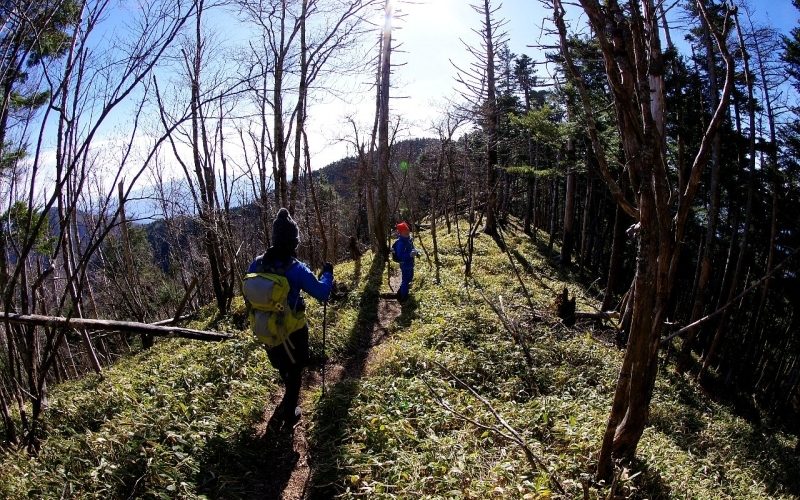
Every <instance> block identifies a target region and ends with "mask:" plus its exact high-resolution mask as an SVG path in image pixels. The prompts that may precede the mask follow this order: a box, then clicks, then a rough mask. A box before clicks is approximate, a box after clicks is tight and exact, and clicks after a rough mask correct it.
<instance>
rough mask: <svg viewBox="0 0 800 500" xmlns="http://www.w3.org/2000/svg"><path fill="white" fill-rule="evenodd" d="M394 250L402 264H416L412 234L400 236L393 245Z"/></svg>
mask: <svg viewBox="0 0 800 500" xmlns="http://www.w3.org/2000/svg"><path fill="white" fill-rule="evenodd" d="M392 250H393V251H394V253H395V255H397V261H398V262H399V263H400V265H401V266H413V265H414V241H413V240H412V239H411V237H410V236H398V237H397V241H395V242H394V244H393V245H392Z"/></svg>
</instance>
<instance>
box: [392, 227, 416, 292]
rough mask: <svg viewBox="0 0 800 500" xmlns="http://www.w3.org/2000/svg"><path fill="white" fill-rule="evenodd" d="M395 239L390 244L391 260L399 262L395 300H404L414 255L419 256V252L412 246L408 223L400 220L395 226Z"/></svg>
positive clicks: (412, 272)
mask: <svg viewBox="0 0 800 500" xmlns="http://www.w3.org/2000/svg"><path fill="white" fill-rule="evenodd" d="M395 229H396V230H397V240H396V241H395V242H394V244H392V260H394V261H395V262H398V263H400V274H401V281H400V288H399V289H398V291H397V300H400V301H404V300H406V299H407V298H408V293H409V288H410V287H411V281H412V280H413V279H414V257H419V252H418V251H417V249H416V248H414V240H413V239H412V238H411V229H410V228H409V227H408V224H406V223H405V222H401V223H399V224H397V226H395Z"/></svg>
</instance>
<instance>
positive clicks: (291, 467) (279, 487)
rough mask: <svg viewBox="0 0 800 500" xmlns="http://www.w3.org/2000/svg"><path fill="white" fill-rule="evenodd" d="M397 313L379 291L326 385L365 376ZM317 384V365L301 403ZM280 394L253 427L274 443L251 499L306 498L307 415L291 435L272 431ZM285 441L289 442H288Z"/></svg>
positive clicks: (394, 282) (331, 366)
mask: <svg viewBox="0 0 800 500" xmlns="http://www.w3.org/2000/svg"><path fill="white" fill-rule="evenodd" d="M393 271H395V273H394V274H393V275H392V276H391V278H390V283H391V289H392V290H397V289H398V287H399V286H400V275H399V272H397V271H398V270H397V269H393ZM384 283H385V282H384ZM401 312H402V308H401V306H400V303H399V302H398V301H397V300H396V299H395V298H394V297H393V294H390V293H381V294H380V295H379V299H378V306H377V320H376V321H375V322H374V323H373V324H372V325H371V328H370V329H369V331H368V332H366V331H365V332H363V334H362V335H360V336H359V338H358V346H357V348H356V349H354V351H353V352H352V353H351V354H350V355H349V356H348V357H347V358H346V359H339V360H329V361H328V364H327V365H326V370H327V371H326V381H325V382H326V387H331V386H333V385H335V384H337V383H339V382H341V381H343V380H345V379H347V378H362V377H365V376H367V375H368V373H369V366H370V364H371V363H372V361H373V357H374V354H373V352H372V349H373V348H374V347H376V346H378V345H379V344H381V343H382V342H384V341H385V340H386V339H387V337H388V335H389V327H390V325H391V324H392V323H393V322H394V321H395V320H396V319H397V318H398V317H399V316H400V314H401ZM321 385H322V372H321V368H317V369H314V370H307V371H306V374H305V377H304V380H303V391H302V392H301V394H300V401H301V405H302V406H304V407H307V406H308V405H306V404H305V403H307V401H308V399H307V398H309V397H311V394H314V393H315V392H316V391H317V390H318V389H320V388H321ZM281 397H282V394H277V395H275V396H273V398H272V400H271V401H270V403H269V405H268V406H267V408H266V409H265V412H264V419H263V421H262V424H261V425H260V426H259V428H258V429H257V433H258V437H259V438H262V439H265V440H274V441H275V443H274V444H267V450H268V453H270V454H271V455H272V456H268V457H266V461H267V469H266V470H265V471H260V473H261V475H262V477H263V478H264V479H263V483H262V484H261V485H260V486H261V487H260V488H259V490H260V491H261V492H262V494H259V495H258V496H256V497H254V498H261V499H284V500H298V499H304V498H307V497H308V495H309V488H310V486H311V481H310V478H311V467H310V456H311V450H310V449H309V448H310V445H309V439H308V434H307V427H308V425H309V423H310V422H309V420H310V418H311V416H310V415H303V418H302V419H301V420H300V422H299V423H298V424H297V426H296V427H295V428H294V433H293V434H289V433H288V432H286V431H279V432H274V431H273V430H272V428H271V427H270V420H271V419H272V415H273V413H274V410H275V407H276V406H277V405H278V404H279V403H280V399H281ZM280 434H283V436H281V435H280ZM276 438H277V439H276ZM289 440H291V443H289V442H288V441H289Z"/></svg>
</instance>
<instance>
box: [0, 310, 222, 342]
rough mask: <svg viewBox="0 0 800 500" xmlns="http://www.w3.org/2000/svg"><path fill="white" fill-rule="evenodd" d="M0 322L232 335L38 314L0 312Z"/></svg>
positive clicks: (214, 338) (211, 337) (196, 336)
mask: <svg viewBox="0 0 800 500" xmlns="http://www.w3.org/2000/svg"><path fill="white" fill-rule="evenodd" d="M0 321H8V322H9V323H19V324H23V325H34V326H49V327H51V328H85V329H89V330H103V331H108V330H113V331H117V332H120V333H126V334H146V335H154V336H157V337H180V338H184V339H192V340H205V341H209V342H219V341H221V340H228V339H230V338H233V335H230V334H227V333H219V332H207V331H204V330H193V329H191V328H181V327H177V326H159V325H152V324H148V323H136V322H133V321H116V320H110V319H88V318H64V317H60V316H41V315H39V314H16V313H2V312H0Z"/></svg>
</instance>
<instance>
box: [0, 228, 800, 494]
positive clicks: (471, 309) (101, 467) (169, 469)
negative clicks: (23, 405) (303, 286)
mask: <svg viewBox="0 0 800 500" xmlns="http://www.w3.org/2000/svg"><path fill="white" fill-rule="evenodd" d="M512 224H513V223H512ZM508 229H509V230H508V232H506V235H505V237H506V239H507V242H508V245H509V249H510V251H509V253H507V254H506V253H504V252H501V251H499V249H498V247H497V246H496V245H495V244H494V243H493V242H492V240H491V239H489V238H487V237H486V236H483V235H481V236H478V237H477V239H476V241H475V263H474V272H475V280H474V281H470V282H469V283H468V285H465V284H464V278H463V276H462V275H461V256H460V252H459V249H458V248H459V247H458V243H457V238H456V235H455V233H451V234H447V233H446V232H445V231H444V230H442V233H444V234H443V235H442V236H441V241H440V242H439V245H440V249H441V260H442V264H443V268H442V273H441V274H442V282H441V284H438V285H437V284H435V283H434V273H433V271H432V269H431V268H430V266H429V263H428V261H427V260H426V259H425V258H424V257H423V258H421V259H419V260H418V261H417V277H416V281H415V283H414V285H413V298H412V299H411V300H409V301H408V302H406V303H404V304H402V305H401V307H400V310H399V311H396V312H395V313H394V314H393V315H392V316H391V321H389V322H386V318H385V317H384V315H385V314H386V312H385V311H384V308H383V304H385V303H386V302H387V301H391V300H392V299H390V298H389V296H388V295H386V294H388V293H390V292H391V289H390V288H389V286H388V284H387V283H386V273H385V268H383V267H382V266H378V265H375V263H374V262H373V261H372V258H371V256H370V255H369V254H368V255H365V256H364V258H363V259H362V260H363V262H362V263H361V266H360V268H359V269H358V270H357V269H356V268H355V266H354V265H353V263H348V264H346V265H340V266H338V267H337V269H336V273H337V279H338V280H339V281H340V282H341V283H346V284H348V285H349V287H350V293H349V294H347V295H346V296H344V297H343V298H341V299H339V300H337V301H335V302H332V303H331V305H330V306H329V308H328V332H327V333H328V338H327V346H326V347H327V352H328V354H329V356H330V357H331V360H332V361H331V363H330V367H329V368H330V369H329V372H328V373H329V379H328V382H329V383H328V386H327V391H326V393H325V395H324V396H322V395H321V393H320V387H319V384H318V383H314V384H311V386H310V388H307V389H306V394H305V396H304V401H305V417H304V423H303V424H302V431H301V432H304V433H305V435H306V436H307V439H308V442H307V445H308V451H307V452H308V457H307V459H308V461H309V467H310V474H311V476H310V485H309V489H308V491H310V493H311V496H312V497H318V498H329V497H330V496H333V495H341V496H343V497H345V498H350V497H356V496H360V497H369V498H373V497H378V498H407V497H416V496H428V497H433V498H442V497H444V498H486V497H490V496H496V497H502V498H538V497H543V498H546V497H551V496H552V497H563V498H574V497H582V496H583V494H584V487H585V488H586V491H587V492H588V495H589V497H590V498H599V497H603V498H606V497H608V496H609V494H610V491H609V489H610V488H609V487H608V486H607V485H606V486H602V485H600V486H598V485H593V484H591V482H590V477H589V476H587V475H585V473H586V472H590V471H591V470H592V468H593V465H594V460H595V458H596V452H597V445H598V443H599V439H600V433H601V432H602V430H603V428H604V424H605V419H606V417H607V411H608V408H609V404H610V394H611V393H612V388H613V384H614V383H615V380H616V374H617V370H618V368H619V362H620V359H621V352H620V351H619V350H618V349H616V348H615V347H613V346H612V345H610V343H607V342H606V341H605V340H604V338H606V337H607V336H608V333H607V332H605V331H604V330H603V329H602V328H599V326H598V325H591V324H579V325H578V326H577V327H575V328H567V327H565V326H563V325H561V324H560V323H558V322H557V321H555V320H554V319H553V318H552V317H551V315H550V314H549V313H548V307H549V303H550V302H551V301H552V297H553V295H554V294H555V291H560V290H561V289H562V288H563V287H564V286H567V287H568V288H569V289H570V290H571V291H572V293H575V294H576V295H577V297H578V304H579V306H578V307H579V309H588V308H589V307H590V304H592V303H594V301H593V299H592V298H591V297H590V296H589V295H588V294H587V293H586V292H585V291H584V289H583V287H582V286H581V285H579V284H578V283H577V281H576V280H575V277H574V276H572V275H570V274H565V273H561V272H559V271H558V270H556V269H554V268H552V267H550V265H549V264H548V262H547V260H546V259H545V258H544V257H543V256H542V254H541V253H540V252H539V250H538V248H537V246H536V245H535V244H534V243H533V242H532V241H531V240H530V238H529V237H528V236H526V235H524V234H523V233H522V232H521V231H519V230H518V229H517V228H516V227H515V226H513V225H512V226H511V227H509V228H508ZM462 239H463V235H462ZM420 242H421V243H424V248H427V249H430V248H431V242H430V240H429V236H428V235H427V234H423V235H422V238H421V241H420ZM510 258H511V259H513V263H514V267H516V269H517V270H518V271H519V272H520V273H521V276H522V278H523V282H524V284H525V288H526V289H527V290H528V291H529V292H530V293H531V298H532V301H533V306H534V308H535V309H536V311H537V314H538V316H541V319H536V318H535V317H534V316H533V315H532V314H531V313H530V311H529V310H528V308H527V301H526V300H525V299H524V298H523V289H522V287H521V285H520V284H519V283H518V282H517V281H516V279H515V278H514V271H513V268H512V264H511V262H510V261H509V259H510ZM393 267H394V269H395V270H396V265H393ZM382 294H383V295H382ZM484 297H485V298H486V299H488V300H490V301H492V303H493V304H495V305H496V306H497V307H500V304H502V307H503V309H504V310H505V311H506V312H507V313H508V315H509V316H510V317H511V318H512V319H513V321H514V322H515V323H516V324H518V325H519V326H520V329H519V332H521V334H520V335H519V336H517V337H516V338H515V337H513V336H512V335H510V334H509V333H507V331H506V330H505V329H504V328H503V326H502V324H501V322H500V320H499V319H498V316H497V315H496V314H495V313H494V312H493V311H492V309H491V307H490V306H489V305H488V304H487V302H486V300H485V299H484ZM309 305H310V307H309V318H310V322H311V325H312V358H313V360H314V362H315V363H316V366H317V367H318V366H319V361H320V359H321V358H322V356H321V354H322V352H321V347H322V342H321V328H320V326H321V319H322V318H321V307H319V306H318V305H317V304H313V303H310V304H309ZM234 310H235V311H236V312H235V313H234V315H233V316H232V317H231V318H226V319H225V320H224V321H222V322H221V323H216V324H214V323H212V322H211V320H210V319H209V318H205V319H203V320H198V322H197V323H196V324H195V325H194V326H195V327H201V328H203V327H209V328H219V329H222V330H225V331H233V332H239V334H240V336H239V337H237V339H235V340H233V341H229V342H225V343H222V344H203V343H198V342H194V343H193V342H190V341H179V340H164V341H160V342H158V343H157V344H156V346H155V347H154V348H153V349H152V350H150V351H148V352H144V353H140V354H137V355H135V356H133V357H131V358H129V359H127V360H124V361H121V362H120V363H118V364H117V365H115V366H114V367H112V368H110V369H108V370H107V371H106V373H105V377H104V378H103V379H102V380H101V379H100V378H98V377H94V376H92V377H88V378H86V379H84V380H82V381H78V382H73V383H69V384H64V385H62V386H60V387H57V388H54V389H53V393H52V398H51V406H50V412H49V416H48V421H47V424H48V429H49V430H48V433H47V436H46V437H45V440H44V444H43V447H42V450H41V454H40V455H39V456H38V457H37V458H33V459H29V458H28V457H27V456H26V454H25V453H24V452H17V453H12V454H8V455H6V456H4V457H2V458H0V467H2V470H3V474H2V477H0V497H8V498H23V497H28V496H30V495H34V496H44V497H53V496H55V497H58V496H62V495H64V496H67V497H79V498H85V497H103V498H107V497H127V496H128V495H130V494H132V493H133V494H136V495H143V496H148V497H159V496H161V497H165V498H173V497H182V498H198V497H224V498H252V497H259V496H262V497H263V495H264V491H265V489H264V482H265V477H266V475H268V474H272V475H275V474H278V475H280V477H284V475H287V477H288V474H289V473H291V468H292V467H297V466H298V464H297V463H296V461H297V457H296V455H293V454H296V452H297V450H292V446H293V445H292V441H291V439H289V440H288V441H286V440H282V438H279V437H278V438H275V437H274V436H276V435H275V434H272V435H271V436H273V438H271V439H265V438H264V434H263V427H264V425H265V424H266V421H268V420H269V418H270V416H271V412H272V408H273V406H274V403H275V401H276V400H277V399H279V396H280V391H281V390H280V388H279V386H278V384H277V377H276V374H275V372H274V370H272V368H270V367H269V364H268V362H267V360H266V356H265V355H264V352H263V351H262V350H261V349H260V348H258V346H256V345H255V344H254V343H253V342H252V341H251V340H250V338H249V337H248V335H247V333H246V332H243V331H241V329H242V327H243V323H244V317H243V309H242V303H241V301H237V302H236V304H235V307H234ZM395 315H396V317H394V316H395ZM376 326H380V328H379V330H380V331H381V335H382V336H381V338H376V336H375V332H376ZM520 342H522V344H521V343H520ZM523 344H524V347H525V349H523ZM526 350H527V353H526ZM440 366H441V367H444V368H441V367H440ZM339 370H344V371H346V372H347V373H348V375H347V376H341V375H338V376H337V375H336V373H337V371H339ZM315 376H318V375H314V374H312V378H313V377H315ZM453 376H456V377H458V379H460V380H462V381H464V382H465V383H466V384H468V385H469V386H470V387H472V388H474V389H475V390H476V391H477V393H478V394H480V395H481V397H482V398H485V400H486V402H488V403H489V404H490V405H491V407H492V408H493V410H494V411H496V412H497V414H498V415H501V416H502V417H503V418H504V419H505V420H506V421H507V422H508V423H509V425H510V426H511V427H512V428H514V429H515V430H516V431H517V432H518V433H519V436H520V438H521V439H522V440H523V441H524V442H525V443H526V444H527V446H528V447H529V449H530V450H531V452H532V454H533V455H534V456H535V457H536V461H538V463H537V464H534V465H531V463H530V462H529V460H528V459H527V458H526V456H525V454H524V453H523V452H522V450H521V448H520V447H519V446H518V444H517V443H515V442H514V441H513V440H510V439H509V438H508V437H507V436H508V435H509V432H510V431H508V430H507V429H505V428H503V427H501V426H499V424H498V420H497V418H496V417H495V416H494V415H493V414H492V410H490V409H489V408H488V407H487V406H486V405H485V404H484V403H483V402H481V401H480V400H479V399H478V398H476V397H475V396H474V395H473V394H471V393H470V392H469V391H468V390H467V389H466V388H465V387H464V386H463V385H461V384H459V383H458V382H457V381H456V380H455V379H454V378H453ZM456 413H457V414H458V415H460V416H456V415H455V414H456ZM794 439H795V438H794V437H790V436H788V435H786V434H784V433H782V432H779V431H776V430H774V429H770V428H769V427H766V426H763V425H760V424H757V423H751V422H748V421H746V420H744V419H743V418H740V417H738V416H736V415H735V413H734V412H733V411H732V410H731V409H730V408H729V407H727V406H725V405H724V404H721V403H717V402H714V401H711V400H709V399H708V398H707V397H706V396H705V395H703V394H702V393H701V392H700V391H699V390H698V388H697V387H696V386H695V385H694V384H693V383H692V382H690V381H689V380H684V379H682V378H681V377H679V376H678V375H676V374H675V373H674V371H673V370H672V369H671V367H670V366H669V365H666V367H665V368H663V369H662V371H661V373H660V374H659V378H658V383H657V387H656V390H655V397H654V403H653V407H652V412H651V419H650V424H649V427H648V428H647V430H646V431H645V434H644V437H643V439H642V442H641V444H640V446H639V450H638V455H637V456H638V458H637V460H635V461H634V462H632V463H631V464H628V465H627V466H626V467H625V469H620V470H619V481H618V482H617V484H616V485H615V486H614V490H615V491H614V493H613V494H610V496H611V497H614V496H621V497H630V498H669V497H678V498H765V497H775V498H796V497H797V496H800V465H798V460H797V457H796V456H795V455H793V454H792V451H791V448H792V447H793V446H794ZM275 456H279V457H284V456H286V457H290V458H291V457H294V458H293V459H292V460H294V461H289V462H286V463H284V462H276V461H275V460H274V459H270V457H275ZM278 467H282V468H280V470H277V468H278ZM286 468H288V470H284V469H286ZM560 490H563V493H562V492H561V491H560Z"/></svg>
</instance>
